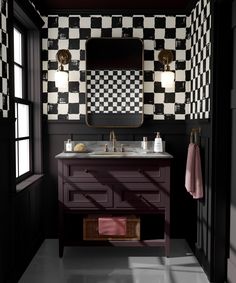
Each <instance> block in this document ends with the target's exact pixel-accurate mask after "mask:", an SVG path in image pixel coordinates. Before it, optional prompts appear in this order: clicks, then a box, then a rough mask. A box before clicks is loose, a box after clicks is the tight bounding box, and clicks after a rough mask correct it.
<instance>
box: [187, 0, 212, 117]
mask: <svg viewBox="0 0 236 283" xmlns="http://www.w3.org/2000/svg"><path fill="white" fill-rule="evenodd" d="M187 21H188V25H189V27H190V28H189V30H188V41H189V42H188V45H189V54H188V57H189V58H188V59H189V61H188V68H189V73H188V83H187V84H188V85H187V88H188V90H189V92H190V97H189V104H188V106H189V109H188V113H189V115H188V117H189V118H190V119H208V118H210V75H211V71H210V69H211V66H210V64H211V5H210V0H200V1H199V2H198V3H197V5H196V7H195V8H194V9H193V10H192V12H191V14H190V16H189V17H188V20H187Z"/></svg>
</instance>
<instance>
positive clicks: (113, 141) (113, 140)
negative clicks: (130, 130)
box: [110, 130, 116, 152]
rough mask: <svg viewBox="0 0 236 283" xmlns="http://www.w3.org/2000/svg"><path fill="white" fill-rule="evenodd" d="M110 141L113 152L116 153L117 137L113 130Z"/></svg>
mask: <svg viewBox="0 0 236 283" xmlns="http://www.w3.org/2000/svg"><path fill="white" fill-rule="evenodd" d="M110 141H111V142H112V151H113V152H115V151H116V135H115V132H114V131H113V130H112V131H110Z"/></svg>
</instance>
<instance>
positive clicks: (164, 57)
mask: <svg viewBox="0 0 236 283" xmlns="http://www.w3.org/2000/svg"><path fill="white" fill-rule="evenodd" d="M158 60H159V61H160V62H161V63H162V64H163V65H164V71H163V72H162V73H161V86H162V87H164V88H172V87H174V83H175V74H174V73H173V72H171V71H170V66H169V64H170V63H171V62H172V61H173V53H172V52H171V50H166V49H163V50H161V51H160V53H159V55H158Z"/></svg>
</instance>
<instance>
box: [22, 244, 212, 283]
mask: <svg viewBox="0 0 236 283" xmlns="http://www.w3.org/2000/svg"><path fill="white" fill-rule="evenodd" d="M32 282H33V283H190V282H191V283H209V281H208V280H207V277H206V275H205V273H204V272H203V270H202V268H201V267H200V265H199V263H198V261H197V260H196V258H195V257H194V255H193V254H192V252H191V250H190V249H189V247H188V245H187V244H186V242H185V241H184V240H172V241H171V256H170V258H168V259H167V258H166V257H164V249H163V248H160V247H159V248H158V247H155V248H153V247H141V248H140V247H136V248H127V247H123V248H121V247H119V248H118V247H66V248H65V252H64V257H63V258H59V256H58V241H57V240H45V241H44V243H43V244H42V246H41V247H40V249H39V251H38V252H37V254H36V255H35V257H34V258H33V260H32V262H31V263H30V265H29V266H28V268H27V270H26V271H25V273H24V274H23V276H22V278H21V279H20V281H19V283H32Z"/></svg>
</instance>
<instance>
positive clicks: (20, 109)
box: [13, 25, 32, 181]
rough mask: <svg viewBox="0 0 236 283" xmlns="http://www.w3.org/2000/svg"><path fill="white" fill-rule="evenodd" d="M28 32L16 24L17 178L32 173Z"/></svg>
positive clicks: (14, 41)
mask: <svg viewBox="0 0 236 283" xmlns="http://www.w3.org/2000/svg"><path fill="white" fill-rule="evenodd" d="M26 34H27V33H26V32H25V31H24V29H23V28H21V27H19V26H18V25H15V26H14V28H13V43H14V102H15V119H16V122H15V159H16V180H17V181H21V180H23V179H24V178H26V177H28V176H29V175H31V174H32V118H31V116H32V115H31V112H32V103H31V102H30V101H29V100H28V95H27V87H26V73H27V70H26V69H27V60H26V56H25V54H27V50H26V44H25V42H26Z"/></svg>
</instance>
